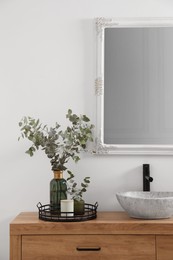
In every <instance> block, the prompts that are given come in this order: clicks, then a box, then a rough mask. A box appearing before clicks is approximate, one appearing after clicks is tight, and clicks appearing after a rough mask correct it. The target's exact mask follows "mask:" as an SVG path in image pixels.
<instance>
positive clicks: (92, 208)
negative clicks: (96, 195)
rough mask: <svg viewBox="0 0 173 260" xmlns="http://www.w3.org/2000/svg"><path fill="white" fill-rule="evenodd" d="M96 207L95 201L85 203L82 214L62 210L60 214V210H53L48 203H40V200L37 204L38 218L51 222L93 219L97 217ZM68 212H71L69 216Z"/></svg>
mask: <svg viewBox="0 0 173 260" xmlns="http://www.w3.org/2000/svg"><path fill="white" fill-rule="evenodd" d="M97 207H98V203H97V202H96V203H95V205H92V204H88V203H85V205H84V208H85V212H84V214H82V215H76V214H73V213H74V212H63V216H62V212H60V211H59V210H54V209H53V208H52V206H51V205H50V204H46V205H42V204H41V202H39V203H38V204H37V208H38V215H39V219H41V220H45V221H53V222H77V221H87V220H91V219H95V218H96V217H97ZM70 213H72V214H73V216H69V214H70ZM72 214H70V215H72Z"/></svg>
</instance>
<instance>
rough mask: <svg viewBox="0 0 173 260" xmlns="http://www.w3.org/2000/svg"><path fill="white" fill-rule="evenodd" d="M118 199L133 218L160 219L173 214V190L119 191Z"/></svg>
mask: <svg viewBox="0 0 173 260" xmlns="http://www.w3.org/2000/svg"><path fill="white" fill-rule="evenodd" d="M116 197H117V200H118V202H119V203H120V205H121V206H122V207H123V209H124V210H125V211H126V212H127V213H128V215H129V216H130V217H132V218H142V219H160V218H170V217H172V216H173V192H155V191H154V192H146V191H145V192H142V191H141V192H140V191H128V192H118V193H117V194H116Z"/></svg>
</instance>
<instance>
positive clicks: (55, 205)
mask: <svg viewBox="0 0 173 260" xmlns="http://www.w3.org/2000/svg"><path fill="white" fill-rule="evenodd" d="M66 199H67V183H66V180H65V179H64V178H63V172H62V171H54V178H53V179H52V180H51V182H50V205H51V209H53V210H60V203H61V200H66Z"/></svg>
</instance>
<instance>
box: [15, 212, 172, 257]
mask: <svg viewBox="0 0 173 260" xmlns="http://www.w3.org/2000/svg"><path fill="white" fill-rule="evenodd" d="M75 259H77V260H80V259H84V260H85V259H87V260H92V259H93V260H97V259H99V260H100V259H103V260H106V259H109V260H173V219H167V220H137V219H132V218H129V217H128V216H127V214H126V213H124V212H98V217H97V219H95V220H89V221H84V222H47V221H42V220H39V219H38V214H37V213H34V212H33V213H32V212H28V213H27V212H26V213H21V214H19V215H18V216H17V217H16V218H15V219H14V220H13V221H12V222H11V224H10V260H75Z"/></svg>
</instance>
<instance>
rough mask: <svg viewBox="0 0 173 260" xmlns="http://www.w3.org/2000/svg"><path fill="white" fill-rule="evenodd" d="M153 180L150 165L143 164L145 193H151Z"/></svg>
mask: <svg viewBox="0 0 173 260" xmlns="http://www.w3.org/2000/svg"><path fill="white" fill-rule="evenodd" d="M152 181H153V178H152V177H151V176H150V165H149V164H143V191H150V182H152Z"/></svg>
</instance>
